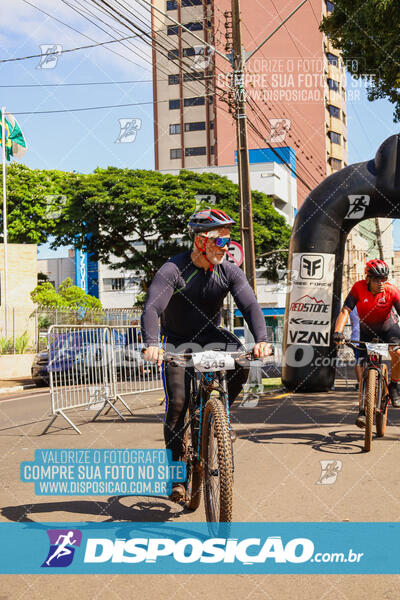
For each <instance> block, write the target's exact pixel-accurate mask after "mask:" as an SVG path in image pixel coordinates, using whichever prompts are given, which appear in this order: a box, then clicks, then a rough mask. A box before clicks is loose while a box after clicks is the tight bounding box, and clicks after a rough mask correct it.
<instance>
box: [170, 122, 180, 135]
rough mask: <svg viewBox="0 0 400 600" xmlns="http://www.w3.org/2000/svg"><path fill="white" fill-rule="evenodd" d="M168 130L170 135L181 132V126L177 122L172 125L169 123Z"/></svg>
mask: <svg viewBox="0 0 400 600" xmlns="http://www.w3.org/2000/svg"><path fill="white" fill-rule="evenodd" d="M169 132H170V134H171V135H174V134H175V133H180V132H181V126H180V124H179V123H176V124H174V125H170V126H169Z"/></svg>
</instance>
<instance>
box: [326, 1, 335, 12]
mask: <svg viewBox="0 0 400 600" xmlns="http://www.w3.org/2000/svg"><path fill="white" fill-rule="evenodd" d="M334 8H335V5H334V4H333V2H330V1H329V0H326V10H327V12H328V13H331V12H333V9H334Z"/></svg>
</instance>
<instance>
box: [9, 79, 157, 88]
mask: <svg viewBox="0 0 400 600" xmlns="http://www.w3.org/2000/svg"><path fill="white" fill-rule="evenodd" d="M152 81H153V80H152V79H132V80H130V81H82V82H76V83H15V84H14V83H10V84H7V85H2V84H1V85H0V88H25V87H37V88H41V87H65V86H74V85H122V84H125V83H152ZM158 81H167V80H166V79H158Z"/></svg>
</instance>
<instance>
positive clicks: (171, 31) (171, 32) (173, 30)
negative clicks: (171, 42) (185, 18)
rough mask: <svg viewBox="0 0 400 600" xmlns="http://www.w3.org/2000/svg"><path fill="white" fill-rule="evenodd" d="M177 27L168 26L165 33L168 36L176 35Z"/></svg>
mask: <svg viewBox="0 0 400 600" xmlns="http://www.w3.org/2000/svg"><path fill="white" fill-rule="evenodd" d="M178 30H179V25H168V27H167V33H168V35H178Z"/></svg>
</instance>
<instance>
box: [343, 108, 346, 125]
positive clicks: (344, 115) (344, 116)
mask: <svg viewBox="0 0 400 600" xmlns="http://www.w3.org/2000/svg"><path fill="white" fill-rule="evenodd" d="M342 120H343V123H344V124H345V125H346V113H345V112H344V111H343V110H342Z"/></svg>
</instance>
